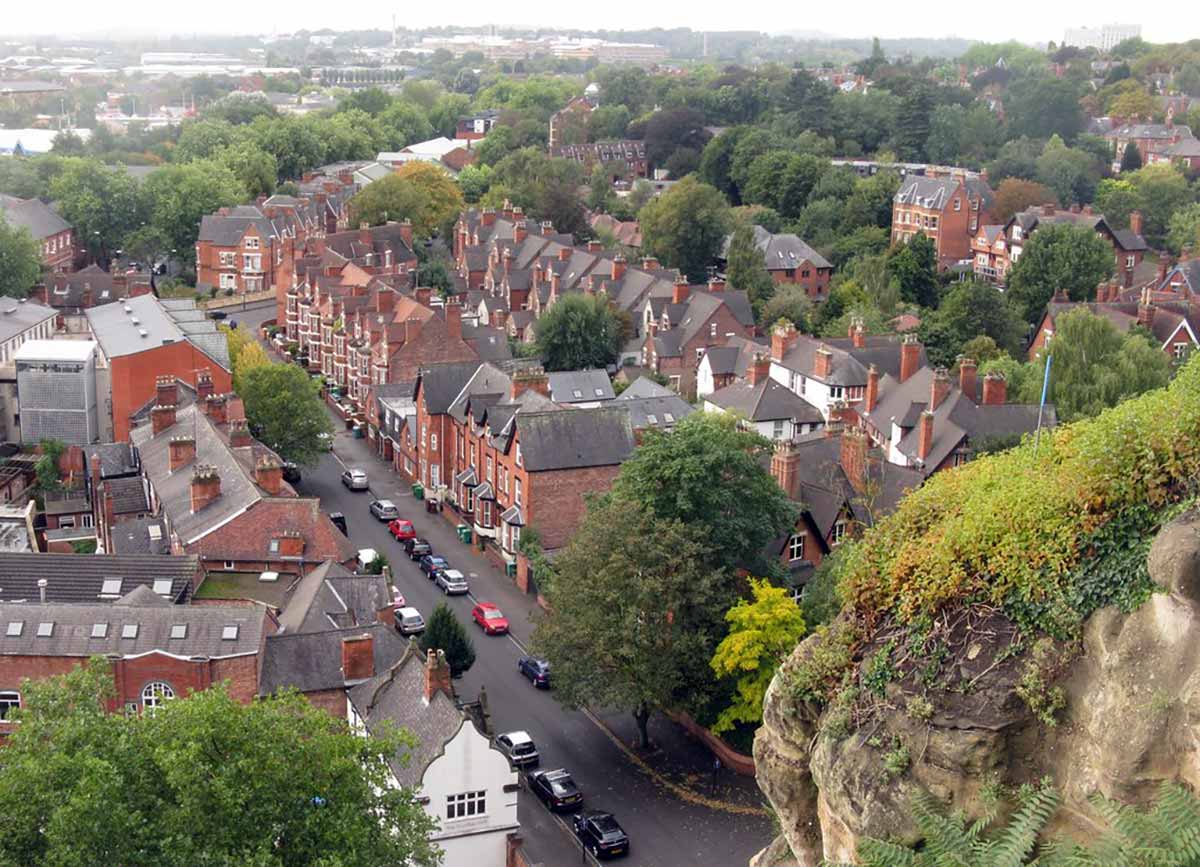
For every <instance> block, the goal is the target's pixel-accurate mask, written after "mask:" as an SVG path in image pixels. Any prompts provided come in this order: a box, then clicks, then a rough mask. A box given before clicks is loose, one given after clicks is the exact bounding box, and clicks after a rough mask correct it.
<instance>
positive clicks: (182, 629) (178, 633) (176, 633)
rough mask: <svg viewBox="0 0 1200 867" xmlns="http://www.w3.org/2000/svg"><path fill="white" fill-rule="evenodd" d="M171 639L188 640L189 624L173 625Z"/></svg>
mask: <svg viewBox="0 0 1200 867" xmlns="http://www.w3.org/2000/svg"><path fill="white" fill-rule="evenodd" d="M171 637H172V638H175V639H180V638H187V624H186V623H173V624H171Z"/></svg>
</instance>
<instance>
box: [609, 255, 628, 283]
mask: <svg viewBox="0 0 1200 867" xmlns="http://www.w3.org/2000/svg"><path fill="white" fill-rule="evenodd" d="M625 264H626V262H625V257H624V256H622V255H620V254H617V255H616V256H615V257H614V258H613V260H612V278H613V282H614V283H615V282H617V281H618V280H620V279H621V278H622V277H624V276H625Z"/></svg>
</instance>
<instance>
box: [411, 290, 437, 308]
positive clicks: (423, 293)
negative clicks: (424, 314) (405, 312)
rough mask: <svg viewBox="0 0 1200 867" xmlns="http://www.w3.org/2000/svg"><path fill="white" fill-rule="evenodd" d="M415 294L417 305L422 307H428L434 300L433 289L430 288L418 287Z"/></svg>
mask: <svg viewBox="0 0 1200 867" xmlns="http://www.w3.org/2000/svg"><path fill="white" fill-rule="evenodd" d="M414 294H415V296H416V299H417V303H418V304H420V305H421V306H422V307H428V306H429V303H430V302H431V301H432V300H433V288H432V287H430V286H418V287H417V291H416V292H415V293H414Z"/></svg>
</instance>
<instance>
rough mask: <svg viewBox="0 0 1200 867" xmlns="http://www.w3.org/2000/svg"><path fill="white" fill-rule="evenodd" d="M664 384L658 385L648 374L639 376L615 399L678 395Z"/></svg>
mask: <svg viewBox="0 0 1200 867" xmlns="http://www.w3.org/2000/svg"><path fill="white" fill-rule="evenodd" d="M678 396H679V395H677V394H675V392H673V391H671V389H669V388H667V387H666V386H665V385H659V384H658V383H657V382H655V381H654V380H653V379H651V378H650V377H648V376H639V377H638V378H637V379H635V380H634V381H633V382H631V383H630V384H629V387H628V388H626V389H625V390H624V391H623V392H621V393H620V394H619V395H617V400H637V399H639V398H643V397H678Z"/></svg>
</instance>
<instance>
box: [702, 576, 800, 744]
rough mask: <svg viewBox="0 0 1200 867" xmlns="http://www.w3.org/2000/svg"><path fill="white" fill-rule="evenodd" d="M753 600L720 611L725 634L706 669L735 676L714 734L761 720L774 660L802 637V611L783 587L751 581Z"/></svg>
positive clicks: (775, 664)
mask: <svg viewBox="0 0 1200 867" xmlns="http://www.w3.org/2000/svg"><path fill="white" fill-rule="evenodd" d="M750 593H751V596H752V597H753V600H752V601H751V600H747V599H742V600H740V601H739V602H738V603H737V605H735V606H733V607H732V608H730V609H729V611H728V612H726V614H725V620H726V621H727V622H728V623H729V634H728V635H726V636H725V638H724V639H723V640H722V641H721V643H720V644H719V645H717V651H716V653H714V654H713V657H712V662H711V665H712V669H713V671H714V672H716V674H717V676H718V677H737V678H738V682H737V691H736V693H735V694H734V696H733V699H732V701H731V703H730V705H729V707H727V708H725V709H724V710H723V711H721V715H720V717H718V718H717V722H716V725H714V726H713V727H712V730H713V731H714V732H717V733H720V732H724V731H729V730H730V729H732V728H734V727H735V726H736V725H737V724H738V723H760V722H762V708H763V698H765V697H766V694H767V687H769V686H770V685H771V679H772V678H774V677H775V672H776V671H777V670H778V669H779V666H780V664H781V663H782V662H783V660H784V659H786V658H787V656H788V654H790V653H791V652H792V651H793V650H794V649H795V647H796V644H797V643H798V642H799V641H800V638H801V637H802V636H803V635H804V615H803V614H802V613H801V612H800V608H799V606H798V605H796V603H795V601H793V599H792V596H791V593H789V592H788V591H787V590H786V589H785V588H783V587H773V586H772V585H771V583H770V582H769V581H767V580H765V579H758V580H755V579H751V581H750Z"/></svg>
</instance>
